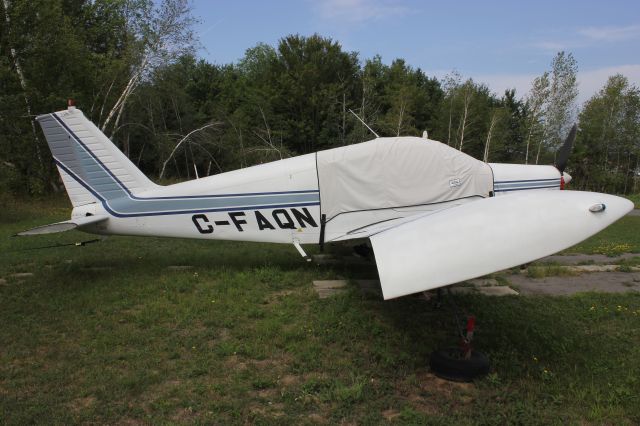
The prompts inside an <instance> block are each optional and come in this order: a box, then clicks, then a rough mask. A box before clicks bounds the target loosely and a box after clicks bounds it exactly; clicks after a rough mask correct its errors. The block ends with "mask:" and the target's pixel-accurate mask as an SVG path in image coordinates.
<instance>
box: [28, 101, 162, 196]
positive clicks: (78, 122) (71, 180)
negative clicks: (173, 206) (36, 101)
mask: <svg viewBox="0 0 640 426" xmlns="http://www.w3.org/2000/svg"><path fill="white" fill-rule="evenodd" d="M37 120H38V122H39V123H40V126H41V127H42V131H43V132H44V135H45V137H46V139H47V143H48V144H49V148H50V149H51V153H52V154H53V158H54V160H55V162H56V165H57V166H58V170H59V171H60V176H62V180H63V182H64V185H65V188H66V189H67V193H68V194H69V198H70V199H71V203H72V204H73V206H74V207H78V206H82V205H85V204H90V203H95V202H100V201H105V200H112V199H116V198H121V197H128V196H129V197H130V196H132V195H135V194H137V193H140V192H143V191H146V190H149V189H152V188H154V187H156V185H155V184H154V183H153V182H151V181H150V180H149V179H148V178H147V177H146V176H145V175H144V174H143V173H142V172H141V171H140V170H139V169H138V168H137V167H136V166H135V165H134V164H133V163H132V162H131V161H130V160H129V159H128V158H127V157H126V156H125V155H124V154H123V153H122V151H120V150H119V149H118V148H117V147H116V146H115V145H114V144H113V143H112V142H111V141H110V140H109V138H107V137H106V136H105V135H104V133H102V132H101V131H100V129H98V128H97V127H96V126H95V125H94V124H93V123H92V122H91V121H90V120H88V119H87V118H86V117H85V116H84V114H83V113H82V111H80V110H79V109H76V108H75V107H69V109H68V110H65V111H59V112H55V113H52V114H45V115H41V116H39V117H38V118H37Z"/></svg>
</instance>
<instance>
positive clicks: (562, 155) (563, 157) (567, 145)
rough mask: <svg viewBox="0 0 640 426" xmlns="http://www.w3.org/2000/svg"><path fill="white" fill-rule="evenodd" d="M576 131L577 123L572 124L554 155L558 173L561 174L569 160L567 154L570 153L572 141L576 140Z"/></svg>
mask: <svg viewBox="0 0 640 426" xmlns="http://www.w3.org/2000/svg"><path fill="white" fill-rule="evenodd" d="M577 132H578V125H577V124H574V125H573V127H572V128H571V131H570V132H569V135H568V136H567V138H566V139H565V140H564V143H563V144H562V146H561V147H560V149H559V150H558V154H557V155H556V169H558V171H560V174H562V173H563V172H564V169H565V167H567V161H569V154H571V148H572V147H573V142H574V141H575V140H576V133H577Z"/></svg>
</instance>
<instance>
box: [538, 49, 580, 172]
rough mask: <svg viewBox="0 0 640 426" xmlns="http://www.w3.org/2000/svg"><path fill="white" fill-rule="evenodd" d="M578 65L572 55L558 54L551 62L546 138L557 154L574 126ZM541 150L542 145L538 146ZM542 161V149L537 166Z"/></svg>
mask: <svg viewBox="0 0 640 426" xmlns="http://www.w3.org/2000/svg"><path fill="white" fill-rule="evenodd" d="M577 73H578V64H577V62H576V60H575V59H574V57H573V55H572V54H571V53H568V54H567V53H565V52H564V51H562V52H558V54H557V55H556V56H555V58H553V61H552V62H551V84H550V88H549V105H548V107H547V114H546V115H547V117H546V137H547V144H548V146H549V148H550V149H551V150H552V151H553V152H554V153H555V151H556V150H557V148H559V147H560V145H561V144H562V141H563V140H564V138H565V137H566V135H567V133H568V132H569V129H570V128H571V126H572V121H573V120H574V118H575V113H576V105H575V102H576V97H577V96H578V81H577ZM538 147H539V148H540V145H538ZM539 160H540V149H538V152H537V154H536V164H538V161H539Z"/></svg>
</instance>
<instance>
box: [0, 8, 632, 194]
mask: <svg viewBox="0 0 640 426" xmlns="http://www.w3.org/2000/svg"><path fill="white" fill-rule="evenodd" d="M0 7H1V8H2V13H1V14H0V17H1V18H2V19H0V35H1V38H0V182H1V184H2V185H3V186H4V187H5V188H7V189H9V190H11V191H14V192H26V193H42V192H47V191H51V190H58V189H59V188H60V180H59V177H58V175H57V171H56V170H55V168H54V167H53V165H52V161H51V159H50V154H49V150H48V149H47V148H46V144H45V141H44V138H43V137H42V135H41V132H40V130H39V129H38V128H37V127H36V126H35V125H34V116H35V115H37V114H42V113H47V112H51V111H55V110H60V109H62V108H64V106H65V104H66V99H68V98H74V99H76V103H77V105H78V106H79V107H80V108H81V109H82V110H83V111H84V113H85V114H86V115H87V116H88V117H89V118H90V119H91V120H92V121H94V122H95V123H96V124H98V125H99V126H100V127H102V128H103V129H104V130H105V132H106V133H107V134H108V135H110V136H111V138H112V139H113V140H114V142H115V143H116V144H117V145H118V146H119V147H120V148H121V149H122V150H123V152H124V153H125V154H126V155H127V156H129V157H130V158H131V159H132V161H133V162H134V163H136V164H137V165H138V166H139V167H140V168H141V169H142V170H143V171H144V172H145V173H147V174H149V175H151V176H160V177H161V178H163V179H171V180H173V179H187V178H194V177H202V176H205V175H210V174H215V173H220V172H224V171H228V170H232V169H235V168H238V167H247V166H250V165H253V164H258V163H262V162H266V161H272V160H277V159H280V158H285V157H289V156H293V155H299V154H305V153H310V152H314V151H317V150H322V149H329V148H332V147H336V146H342V145H347V144H352V143H357V142H362V141H365V140H369V139H371V138H373V135H372V134H371V132H370V131H369V130H368V129H367V128H366V127H365V126H363V125H362V123H361V122H360V121H359V120H358V118H356V117H355V116H354V115H353V114H351V113H350V111H353V112H354V113H355V114H357V115H358V117H360V118H361V119H362V120H364V121H365V122H366V123H367V124H368V125H369V126H370V127H371V128H372V129H374V131H375V132H377V133H378V134H380V135H381V136H398V135H403V136H404V135H414V136H420V135H423V133H424V132H425V131H426V132H428V135H429V137H430V138H432V139H436V140H440V141H442V142H443V143H447V144H449V145H450V146H452V147H455V148H457V149H460V150H462V151H464V152H466V153H468V154H470V155H472V156H474V157H476V158H479V159H482V160H484V161H493V162H514V163H543V164H550V163H552V162H553V160H554V154H555V152H556V150H557V148H558V146H559V144H560V143H561V141H562V140H563V139H564V137H565V135H566V132H567V129H568V128H569V127H570V126H571V125H572V124H573V122H574V121H575V119H576V114H575V113H576V106H575V99H576V95H577V85H576V73H577V65H576V61H575V59H574V58H573V56H572V55H571V54H570V53H565V52H560V53H558V54H557V55H556V57H555V58H554V59H553V61H552V63H551V64H550V69H549V70H548V71H546V72H544V73H543V74H542V75H541V76H540V77H538V78H536V79H535V80H534V81H533V83H532V89H531V91H530V92H529V93H528V94H526V96H525V97H524V99H520V98H519V97H518V95H517V94H516V93H515V91H514V90H507V91H506V92H505V93H504V94H502V95H501V96H499V95H496V94H494V93H492V92H491V91H490V90H489V88H488V87H487V86H486V85H484V84H482V82H477V81H474V80H472V79H465V78H463V77H462V76H460V75H459V74H457V73H455V72H453V73H451V74H450V75H448V76H446V77H445V78H444V79H442V80H439V79H437V78H435V77H432V76H428V75H427V74H426V73H425V72H423V71H422V70H421V69H420V68H414V67H412V66H411V65H410V64H408V63H406V61H404V60H403V59H401V58H398V59H395V60H393V61H392V62H391V63H389V64H387V63H384V62H383V61H382V58H381V57H380V56H374V57H373V58H360V57H359V55H358V53H357V52H348V51H345V50H344V49H343V47H342V46H341V45H340V43H339V42H337V41H335V40H332V39H330V38H326V37H322V36H320V35H317V34H314V35H311V36H302V35H288V36H285V37H284V38H282V39H281V40H280V41H279V42H278V43H277V44H276V45H275V46H270V45H266V44H262V43H258V44H256V45H255V46H254V47H252V48H250V49H248V50H247V51H246V52H245V54H244V56H243V57H242V58H241V59H240V60H239V61H238V62H237V63H232V64H221V65H217V64H212V63H209V62H206V61H204V60H198V59H196V57H195V55H194V52H195V47H196V46H197V39H196V37H195V36H194V33H193V24H194V23H195V22H196V20H195V19H194V17H193V16H192V14H191V11H190V9H189V3H188V1H187V0H161V1H152V0H77V1H69V0H47V1H45V0H30V1H26V0H2V2H1V3H0ZM638 99H639V95H638V89H637V88H635V87H633V86H631V85H630V84H629V83H628V81H627V80H626V79H625V78H624V77H622V76H614V77H612V78H611V79H610V80H609V82H608V83H607V85H606V87H605V88H603V89H602V91H601V92H600V93H599V94H598V95H596V96H594V98H592V99H591V100H590V101H589V102H588V103H587V104H586V105H585V106H584V109H583V110H582V111H581V113H580V115H579V119H580V132H579V135H578V140H577V144H576V153H575V155H574V157H575V160H572V161H570V162H569V168H568V172H570V173H574V174H575V176H576V179H575V181H574V182H576V184H577V185H579V186H581V187H585V188H587V187H588V188H594V189H599V190H606V191H610V192H629V191H632V190H637V189H639V188H637V182H636V181H637V179H636V177H637V173H638V171H639V169H640V164H639V163H638V162H639V157H640V156H639V155H638V150H639V147H638V132H639V131H638V128H639V126H640V124H639V118H638V111H639V108H640V107H639V104H640V102H639V100H638Z"/></svg>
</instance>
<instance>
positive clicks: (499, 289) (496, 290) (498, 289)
mask: <svg viewBox="0 0 640 426" xmlns="http://www.w3.org/2000/svg"><path fill="white" fill-rule="evenodd" d="M476 290H477V291H478V292H479V293H480V294H484V295H485V296H517V295H518V294H519V293H518V292H517V291H515V290H514V289H512V288H511V287H509V286H506V285H500V286H494V287H476Z"/></svg>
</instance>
